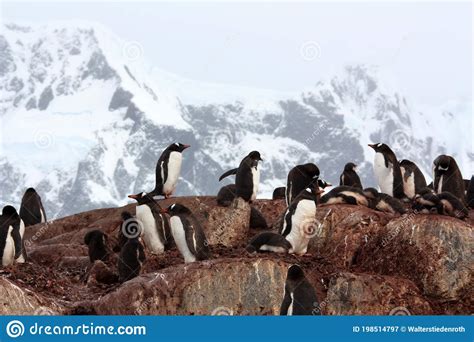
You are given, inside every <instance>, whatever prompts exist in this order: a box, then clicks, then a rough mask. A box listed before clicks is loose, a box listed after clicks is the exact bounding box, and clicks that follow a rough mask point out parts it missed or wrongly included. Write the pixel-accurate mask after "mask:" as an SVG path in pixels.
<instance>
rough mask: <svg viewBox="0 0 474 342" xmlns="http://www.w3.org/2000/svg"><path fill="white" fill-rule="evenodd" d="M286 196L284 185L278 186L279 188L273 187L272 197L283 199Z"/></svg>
mask: <svg viewBox="0 0 474 342" xmlns="http://www.w3.org/2000/svg"><path fill="white" fill-rule="evenodd" d="M285 198H286V188H285V187H284V186H280V187H279V188H275V190H273V195H272V199H274V200H277V199H285Z"/></svg>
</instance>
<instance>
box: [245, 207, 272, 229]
mask: <svg viewBox="0 0 474 342" xmlns="http://www.w3.org/2000/svg"><path fill="white" fill-rule="evenodd" d="M249 228H251V229H255V228H259V229H267V228H268V224H267V220H265V217H263V215H262V213H261V212H260V211H259V210H258V209H257V208H255V207H253V206H252V207H250V225H249Z"/></svg>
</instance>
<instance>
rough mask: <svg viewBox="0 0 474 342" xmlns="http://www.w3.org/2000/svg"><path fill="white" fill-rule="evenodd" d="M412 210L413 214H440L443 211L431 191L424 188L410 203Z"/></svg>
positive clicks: (436, 197)
mask: <svg viewBox="0 0 474 342" xmlns="http://www.w3.org/2000/svg"><path fill="white" fill-rule="evenodd" d="M412 209H413V211H414V212H415V213H422V214H430V213H436V214H441V213H442V211H443V208H442V204H441V202H440V200H439V198H438V196H437V195H436V193H435V192H434V190H433V189H431V188H429V187H426V188H424V189H421V190H420V192H419V193H418V194H416V195H415V197H414V198H413V201H412Z"/></svg>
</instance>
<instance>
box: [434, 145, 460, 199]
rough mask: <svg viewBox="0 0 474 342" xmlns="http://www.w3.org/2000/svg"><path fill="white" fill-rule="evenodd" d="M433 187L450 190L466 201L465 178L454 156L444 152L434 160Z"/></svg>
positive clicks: (440, 191)
mask: <svg viewBox="0 0 474 342" xmlns="http://www.w3.org/2000/svg"><path fill="white" fill-rule="evenodd" d="M433 189H434V190H435V192H436V193H437V194H440V193H442V192H445V191H447V192H450V193H451V194H453V195H454V196H456V197H457V198H458V199H459V200H461V201H462V202H464V196H465V194H464V180H463V178H462V175H461V171H460V170H459V167H458V164H457V163H456V160H454V158H453V157H451V156H447V155H445V154H442V155H440V156H438V157H437V158H436V159H435V160H434V161H433Z"/></svg>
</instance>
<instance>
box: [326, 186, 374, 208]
mask: <svg viewBox="0 0 474 342" xmlns="http://www.w3.org/2000/svg"><path fill="white" fill-rule="evenodd" d="M320 203H321V204H343V203H346V204H353V205H363V206H366V207H368V206H369V201H368V200H367V197H365V195H364V193H363V192H362V190H361V189H359V188H354V187H352V186H345V185H343V186H338V187H335V188H334V189H331V191H329V192H328V193H327V194H324V195H323V196H321V200H320Z"/></svg>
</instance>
